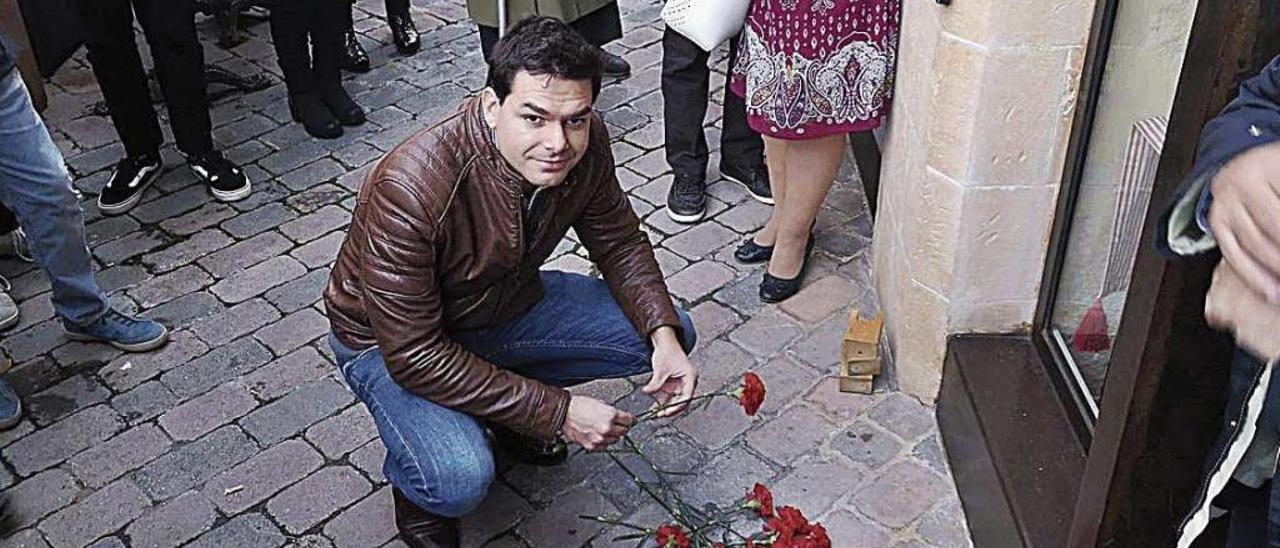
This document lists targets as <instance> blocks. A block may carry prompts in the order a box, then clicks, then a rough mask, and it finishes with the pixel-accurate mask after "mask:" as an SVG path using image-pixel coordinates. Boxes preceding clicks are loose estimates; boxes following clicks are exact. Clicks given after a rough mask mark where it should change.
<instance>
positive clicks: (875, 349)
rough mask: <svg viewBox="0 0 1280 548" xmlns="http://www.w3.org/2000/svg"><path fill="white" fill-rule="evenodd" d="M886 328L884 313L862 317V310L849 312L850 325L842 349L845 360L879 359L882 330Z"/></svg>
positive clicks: (841, 345)
mask: <svg viewBox="0 0 1280 548" xmlns="http://www.w3.org/2000/svg"><path fill="white" fill-rule="evenodd" d="M883 329H884V314H883V313H881V314H879V315H877V316H876V317H875V318H874V319H870V320H866V319H863V318H862V314H861V312H859V311H858V310H857V309H854V310H852V311H850V312H849V326H848V328H846V329H845V332H844V338H843V339H842V340H841V344H840V349H841V355H842V356H843V357H844V361H845V362H846V363H847V362H851V361H866V360H878V359H879V358H880V332H881V331H882V330H883Z"/></svg>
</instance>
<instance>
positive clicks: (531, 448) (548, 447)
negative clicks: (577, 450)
mask: <svg viewBox="0 0 1280 548" xmlns="http://www.w3.org/2000/svg"><path fill="white" fill-rule="evenodd" d="M489 431H491V432H493V439H494V440H495V441H497V442H498V445H499V446H501V447H502V449H503V450H504V451H506V452H507V454H508V455H511V458H513V459H515V460H516V461H517V462H522V463H525V464H532V465H534V466H558V465H561V464H564V461H566V460H568V459H569V444H567V443H565V441H564V439H562V438H556V439H554V440H550V441H548V440H540V439H537V438H531V437H529V436H526V435H523V434H519V433H517V432H515V431H514V430H511V429H509V428H507V427H505V426H501V425H498V424H492V423H490V424H489Z"/></svg>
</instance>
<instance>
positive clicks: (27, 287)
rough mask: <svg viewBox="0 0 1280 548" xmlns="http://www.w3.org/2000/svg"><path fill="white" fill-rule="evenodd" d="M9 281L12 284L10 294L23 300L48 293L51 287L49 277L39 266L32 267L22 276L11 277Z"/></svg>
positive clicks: (18, 299) (15, 298)
mask: <svg viewBox="0 0 1280 548" xmlns="http://www.w3.org/2000/svg"><path fill="white" fill-rule="evenodd" d="M9 283H10V284H11V285H12V287H11V288H10V289H9V296H10V297H13V299H14V300H15V301H23V300H26V299H29V298H31V297H33V296H35V295H39V294H41V293H48V292H49V289H50V288H51V286H50V285H49V277H48V276H46V275H45V274H44V271H42V270H40V269H38V268H35V269H31V270H29V271H28V272H27V273H26V274H23V275H21V276H17V277H13V278H9Z"/></svg>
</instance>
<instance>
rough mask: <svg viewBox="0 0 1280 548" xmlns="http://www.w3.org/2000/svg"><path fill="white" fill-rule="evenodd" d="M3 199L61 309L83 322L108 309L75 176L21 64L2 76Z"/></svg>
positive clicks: (0, 146) (0, 198)
mask: <svg viewBox="0 0 1280 548" xmlns="http://www.w3.org/2000/svg"><path fill="white" fill-rule="evenodd" d="M0 202H3V203H4V205H5V206H6V207H8V208H9V209H10V210H12V211H13V213H14V214H15V215H17V217H18V222H19V223H21V225H22V228H23V230H25V231H26V233H27V238H28V243H29V245H30V248H31V253H32V255H33V256H34V257H35V260H36V264H38V265H40V268H41V269H43V270H44V271H45V273H46V274H47V275H48V276H49V280H50V282H51V285H52V286H53V308H54V310H55V311H57V313H58V315H59V316H61V317H62V318H63V319H64V320H68V321H71V322H73V323H76V324H81V325H83V324H88V323H92V322H93V321H95V320H97V319H98V318H99V317H101V316H102V315H103V314H104V313H106V311H107V301H106V298H104V297H103V295H102V291H101V290H100V289H99V288H98V282H97V280H95V279H94V277H93V260H92V259H91V258H90V256H89V248H88V247H87V244H86V243H85V242H86V240H85V234H84V217H83V214H82V213H81V211H80V204H78V203H76V198H75V195H74V194H72V192H71V178H70V177H69V176H68V175H67V169H66V166H64V165H63V161H62V154H61V153H60V152H59V151H58V147H57V145H54V144H53V139H52V138H50V137H49V130H47V129H46V128H45V126H44V122H43V121H41V120H40V117H39V116H38V115H37V114H36V111H35V108H34V107H33V106H32V105H31V98H30V97H29V96H28V95H27V88H26V86H25V85H24V84H23V82H22V79H21V78H19V77H18V71H16V70H15V71H12V72H10V73H9V75H8V76H3V77H0Z"/></svg>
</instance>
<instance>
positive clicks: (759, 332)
mask: <svg viewBox="0 0 1280 548" xmlns="http://www.w3.org/2000/svg"><path fill="white" fill-rule="evenodd" d="M803 333H804V330H803V329H802V328H801V327H800V326H798V325H796V324H795V323H794V322H792V321H791V320H789V319H787V318H785V317H783V316H782V315H781V314H777V313H774V312H771V311H770V312H763V313H760V314H756V315H754V316H750V319H748V320H747V321H746V323H744V324H742V325H740V326H738V328H737V329H734V330H733V331H732V332H731V333H729V340H731V341H733V342H734V343H736V344H737V345H738V346H741V347H742V348H745V349H746V350H747V352H750V353H751V354H753V355H755V356H757V357H769V356H775V355H777V354H778V353H780V352H782V351H783V350H784V349H785V348H786V347H787V345H789V344H791V341H794V340H796V339H797V338H798V337H800V335H802V334H803Z"/></svg>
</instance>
